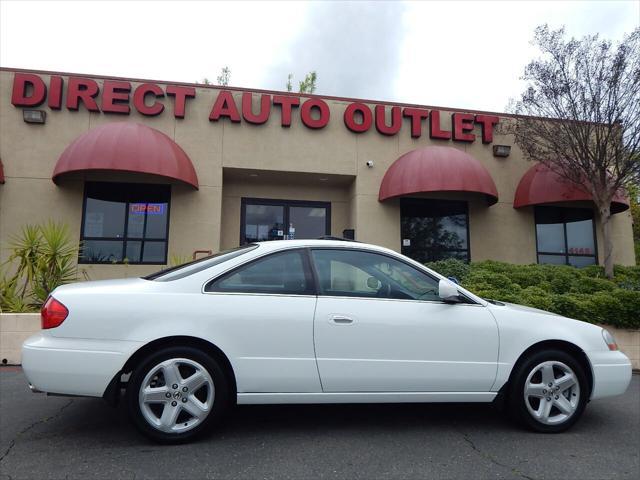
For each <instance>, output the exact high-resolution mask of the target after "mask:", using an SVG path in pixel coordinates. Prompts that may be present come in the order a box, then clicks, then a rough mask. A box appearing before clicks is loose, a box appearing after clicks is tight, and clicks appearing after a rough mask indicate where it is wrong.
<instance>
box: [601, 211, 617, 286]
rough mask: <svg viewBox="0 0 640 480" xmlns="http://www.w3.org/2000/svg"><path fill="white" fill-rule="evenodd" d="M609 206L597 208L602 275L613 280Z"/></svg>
mask: <svg viewBox="0 0 640 480" xmlns="http://www.w3.org/2000/svg"><path fill="white" fill-rule="evenodd" d="M610 205H611V204H610V203H609V202H607V203H606V205H604V206H598V210H599V211H600V228H601V229H602V240H603V243H604V274H605V276H606V277H607V278H609V279H611V278H613V239H612V238H611V206H610Z"/></svg>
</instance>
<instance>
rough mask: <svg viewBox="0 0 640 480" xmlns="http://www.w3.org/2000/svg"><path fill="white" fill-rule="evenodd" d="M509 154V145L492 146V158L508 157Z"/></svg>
mask: <svg viewBox="0 0 640 480" xmlns="http://www.w3.org/2000/svg"><path fill="white" fill-rule="evenodd" d="M510 153H511V145H494V146H493V156H494V157H508V156H509V154H510Z"/></svg>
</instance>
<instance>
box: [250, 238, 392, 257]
mask: <svg viewBox="0 0 640 480" xmlns="http://www.w3.org/2000/svg"><path fill="white" fill-rule="evenodd" d="M254 243H255V244H256V245H259V246H260V247H261V248H262V249H268V250H285V249H289V248H296V247H340V248H353V249H367V250H376V251H379V252H385V253H393V254H396V255H397V254H398V252H395V251H393V250H391V249H389V248H385V247H381V246H379V245H373V244H370V243H361V242H354V241H353V240H324V239H322V240H318V239H310V240H269V241H266V242H254Z"/></svg>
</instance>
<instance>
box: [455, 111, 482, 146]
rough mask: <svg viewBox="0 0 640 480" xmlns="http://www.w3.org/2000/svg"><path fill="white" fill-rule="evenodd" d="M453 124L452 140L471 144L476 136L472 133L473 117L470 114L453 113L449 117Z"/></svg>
mask: <svg viewBox="0 0 640 480" xmlns="http://www.w3.org/2000/svg"><path fill="white" fill-rule="evenodd" d="M451 123H452V124H453V139H454V140H457V141H460V142H473V141H474V140H475V139H476V136H475V135H474V134H473V133H466V132H472V131H473V115H471V114H470V113H454V114H453V115H452V116H451Z"/></svg>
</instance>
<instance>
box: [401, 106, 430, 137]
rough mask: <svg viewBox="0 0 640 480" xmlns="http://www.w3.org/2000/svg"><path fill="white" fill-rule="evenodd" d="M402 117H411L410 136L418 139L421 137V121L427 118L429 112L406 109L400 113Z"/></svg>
mask: <svg viewBox="0 0 640 480" xmlns="http://www.w3.org/2000/svg"><path fill="white" fill-rule="evenodd" d="M402 115H403V116H405V117H411V136H412V137H413V138H420V136H421V135H422V119H423V118H428V117H429V110H423V109H422V108H411V107H407V108H405V109H404V110H403V111H402Z"/></svg>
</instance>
